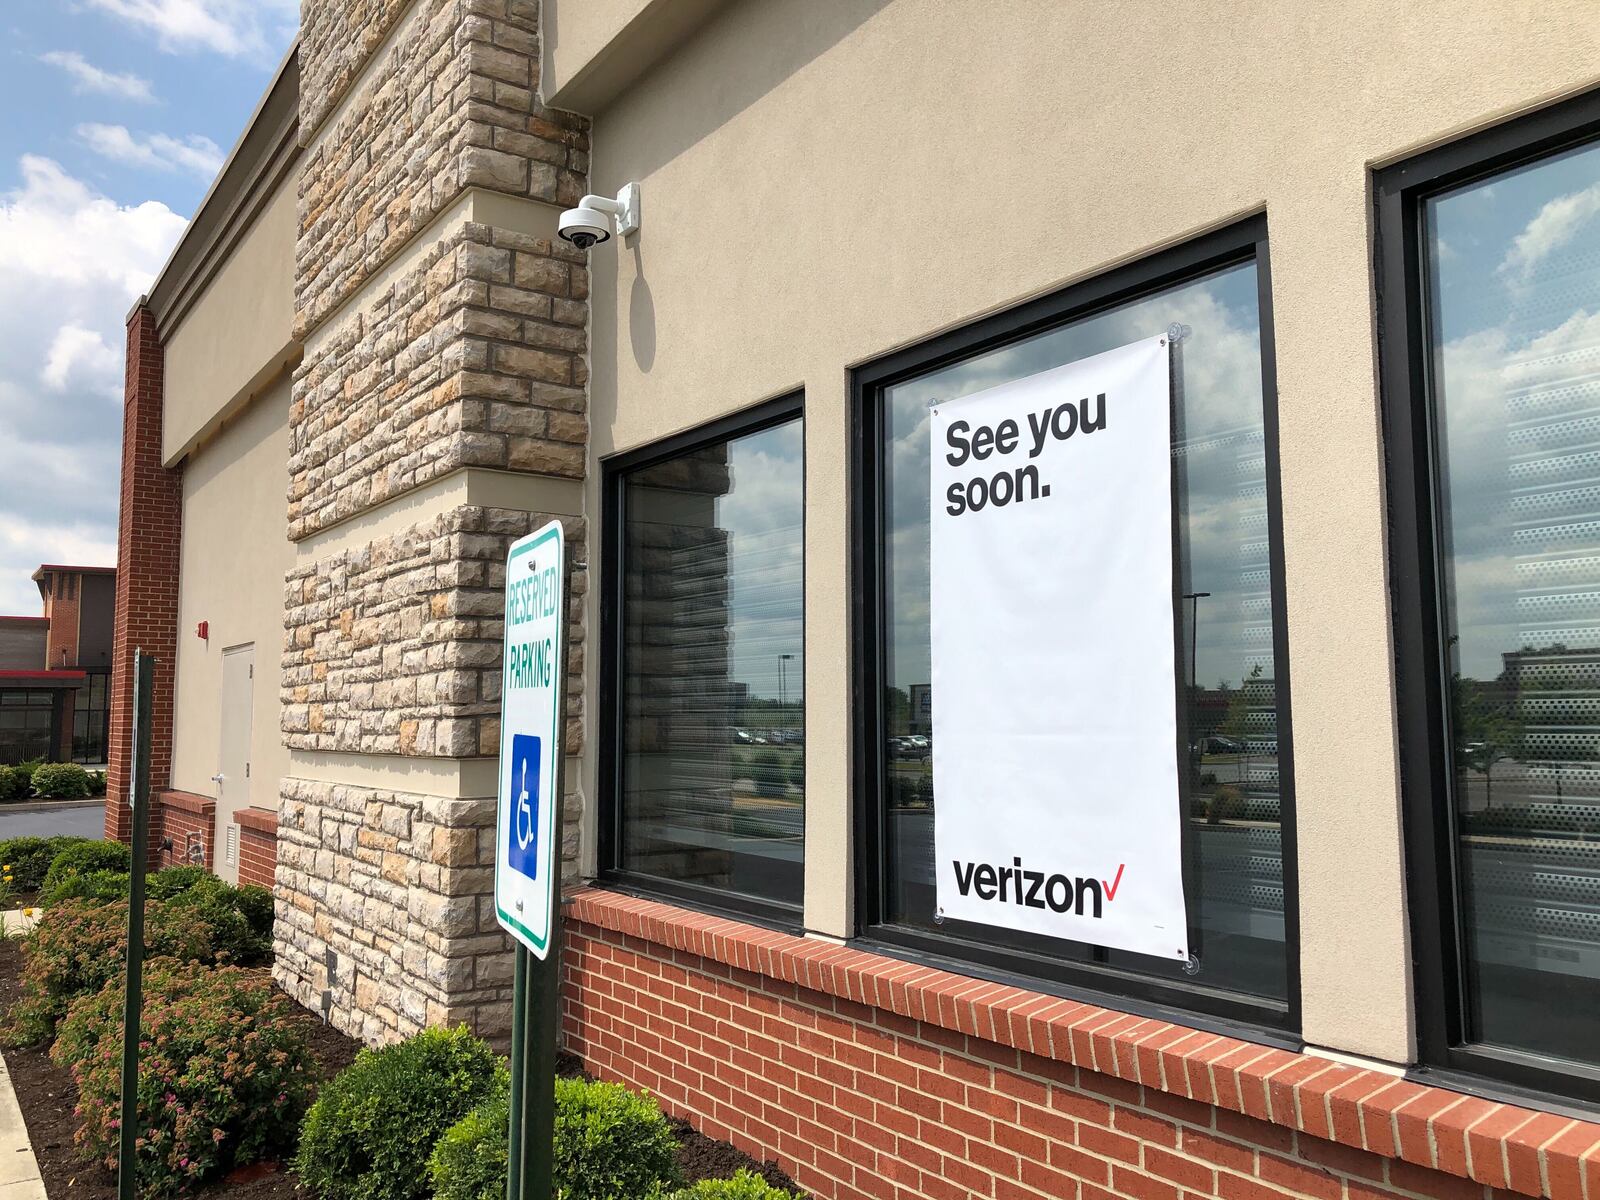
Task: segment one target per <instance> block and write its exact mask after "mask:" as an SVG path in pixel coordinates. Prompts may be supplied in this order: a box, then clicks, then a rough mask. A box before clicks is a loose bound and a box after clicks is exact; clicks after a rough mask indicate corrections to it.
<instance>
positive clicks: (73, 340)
mask: <svg viewBox="0 0 1600 1200" xmlns="http://www.w3.org/2000/svg"><path fill="white" fill-rule="evenodd" d="M121 374H122V359H121V358H120V357H119V356H118V354H117V352H116V351H115V350H113V349H112V348H111V347H110V346H108V345H106V339H105V338H104V336H102V335H101V333H100V331H99V330H98V329H85V328H84V327H83V326H82V325H78V324H71V325H63V326H62V327H61V328H60V329H58V330H56V336H55V339H54V340H53V341H52V342H51V343H50V350H49V352H48V354H47V355H46V357H45V364H44V370H43V371H41V372H39V378H40V379H42V380H44V385H45V386H46V387H47V388H49V389H50V390H51V391H52V392H64V391H66V390H67V388H68V387H69V386H71V385H72V384H73V383H84V384H92V385H96V386H99V387H100V388H101V390H102V391H105V392H107V394H109V395H110V396H112V397H113V398H115V397H116V396H117V395H118V393H119V392H120V391H121V388H120V386H119V384H120V376H121Z"/></svg>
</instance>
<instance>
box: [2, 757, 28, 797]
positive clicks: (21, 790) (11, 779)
mask: <svg viewBox="0 0 1600 1200" xmlns="http://www.w3.org/2000/svg"><path fill="white" fill-rule="evenodd" d="M27 795H28V777H27V776H26V775H24V774H23V773H22V772H21V771H19V770H17V769H16V768H15V767H7V766H0V804H9V803H11V802H12V801H15V800H24V799H26V798H27Z"/></svg>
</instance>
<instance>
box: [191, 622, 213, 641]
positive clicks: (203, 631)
mask: <svg viewBox="0 0 1600 1200" xmlns="http://www.w3.org/2000/svg"><path fill="white" fill-rule="evenodd" d="M194 635H195V637H197V638H199V639H200V640H201V641H206V642H209V641H210V640H211V622H210V621H201V622H200V624H198V625H196V626H195V627H194Z"/></svg>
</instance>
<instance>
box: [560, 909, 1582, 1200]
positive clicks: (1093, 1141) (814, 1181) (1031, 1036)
mask: <svg viewBox="0 0 1600 1200" xmlns="http://www.w3.org/2000/svg"><path fill="white" fill-rule="evenodd" d="M569 912H570V914H571V919H569V920H568V922H567V924H566V930H567V934H566V937H567V949H566V952H565V958H564V985H565V988H566V992H565V999H564V1021H563V1029H564V1033H565V1037H566V1043H567V1047H568V1048H569V1049H570V1050H572V1051H574V1052H575V1053H577V1054H579V1055H580V1056H581V1057H582V1058H583V1060H584V1062H585V1064H586V1065H587V1066H588V1068H589V1069H590V1070H592V1071H594V1072H595V1073H596V1074H598V1075H600V1076H602V1077H604V1078H607V1079H613V1080H618V1081H621V1082H623V1083H627V1084H629V1085H630V1086H633V1087H637V1088H643V1089H644V1090H646V1091H649V1092H651V1093H653V1094H654V1095H656V1096H657V1097H658V1098H659V1099H660V1100H661V1101H662V1104H663V1106H664V1107H665V1108H666V1109H667V1110H668V1111H669V1112H671V1113H674V1114H676V1115H679V1116H683V1117H686V1118H688V1119H689V1120H691V1121H692V1122H693V1123H694V1124H695V1125H696V1126H697V1127H699V1128H700V1129H702V1130H703V1131H704V1132H706V1133H708V1134H710V1135H711V1136H713V1137H717V1138H722V1139H725V1140H727V1141H730V1142H732V1143H733V1144H734V1145H736V1146H738V1147H740V1148H741V1149H743V1150H745V1151H746V1152H747V1153H749V1154H752V1155H754V1156H755V1157H757V1158H761V1159H776V1160H777V1161H778V1163H779V1165H780V1166H781V1167H782V1168H783V1169H784V1170H785V1171H787V1172H788V1173H789V1175H790V1176H791V1177H792V1178H794V1179H795V1180H796V1182H798V1183H799V1184H801V1185H802V1186H803V1187H805V1188H806V1189H808V1190H809V1191H810V1192H811V1193H812V1194H813V1195H814V1196H815V1197H817V1200H864V1198H867V1197H871V1198H873V1200H878V1198H890V1200H966V1198H967V1197H971V1196H984V1197H993V1198H994V1200H1042V1198H1045V1197H1049V1198H1051V1200H1059V1198H1062V1197H1071V1198H1073V1200H1117V1198H1119V1197H1120V1198H1124V1200H1200V1198H1201V1197H1221V1198H1222V1200H1308V1198H1309V1200H1393V1198H1395V1197H1422V1198H1426V1200H1501V1197H1502V1194H1503V1193H1504V1194H1506V1195H1509V1193H1510V1192H1511V1191H1515V1192H1521V1193H1525V1194H1528V1195H1541V1194H1542V1195H1547V1196H1551V1197H1559V1198H1560V1200H1600V1125H1594V1124H1586V1123H1584V1122H1581V1121H1575V1120H1571V1119H1569V1118H1566V1117H1560V1116H1555V1115H1553V1114H1549V1113H1538V1112H1534V1111H1531V1110H1528V1109H1522V1108H1516V1107H1513V1106H1509V1105H1503V1104H1495V1103H1491V1102H1489V1101H1486V1100H1478V1099H1473V1098H1469V1097H1465V1096H1462V1095H1460V1094H1458V1093H1454V1092H1447V1091H1443V1090H1440V1089H1436V1088H1430V1087H1424V1086H1422V1085H1420V1084H1416V1083H1412V1082H1407V1081H1404V1080H1401V1079H1398V1078H1396V1077H1395V1076H1393V1075H1390V1074H1388V1073H1386V1072H1380V1071H1374V1070H1367V1069H1363V1068H1359V1067H1354V1066H1347V1065H1344V1064H1339V1063H1334V1062H1332V1061H1330V1060H1328V1059H1326V1058H1320V1057H1314V1056H1310V1055H1302V1054H1294V1053H1290V1052H1288V1051H1283V1050H1275V1049H1270V1048H1268V1047H1266V1046H1261V1045H1255V1044H1252V1043H1248V1042H1243V1041H1239V1040H1237V1039H1234V1038H1229V1037H1222V1036H1219V1035H1216V1034H1211V1033H1206V1032H1202V1031H1199V1030H1194V1029H1189V1028H1185V1027H1183V1026H1177V1025H1172V1024H1169V1023H1167V1022H1165V1021H1158V1020H1147V1019H1143V1018H1140V1017H1135V1016H1129V1015H1127V1014H1123V1013H1117V1012H1113V1011H1110V1010H1107V1009H1104V1008H1099V1007H1096V1006H1093V1005H1088V1004H1081V1003H1078V1002H1075V1001H1071V1000H1063V999H1059V998H1056V997H1051V996H1044V995H1040V994H1038V993H1033V992H1026V991H1023V990H1020V989H1017V988H1012V987H1006V986H1003V985H999V984H992V983H987V982H984V981H981V980H974V979H970V978H966V977H963V976H959V975H952V974H949V973H947V972H943V971H938V970H934V969H932V968H928V967H920V966H915V965H912V964H909V963H904V962H900V961H898V960H894V959H888V958H883V957H880V956H877V955H872V954H866V953H862V952H860V951H856V950H853V949H847V948H845V947H841V946H837V945H834V944H832V943H829V942H823V941H817V940H807V939H802V938H794V937H788V936H785V935H783V934H776V933H769V932H766V931H763V930H758V929H754V928H751V927H749V926H743V925H739V924H737V923H735V922H732V921H726V920H719V919H715V918H710V917H704V916H699V915H696V914H692V913H686V912H683V911H682V910H678V909H674V908H670V907H668V906H666V905H661V904H655V903H652V902H649V901H645V900H639V899H633V898H624V897H619V896H617V895H614V894H611V893H606V892H598V891H587V892H582V893H579V894H578V896H577V897H576V898H575V899H574V903H573V905H572V907H571V909H570V910H569ZM1585 1187H1587V1193H1585Z"/></svg>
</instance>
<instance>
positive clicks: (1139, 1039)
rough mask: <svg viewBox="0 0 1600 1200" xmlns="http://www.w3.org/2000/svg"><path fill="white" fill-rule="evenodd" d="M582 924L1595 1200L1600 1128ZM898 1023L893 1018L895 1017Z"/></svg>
mask: <svg viewBox="0 0 1600 1200" xmlns="http://www.w3.org/2000/svg"><path fill="white" fill-rule="evenodd" d="M571 901H572V903H571V906H570V908H568V909H567V914H566V915H567V916H568V918H569V919H571V920H575V921H580V922H583V923H585V924H589V925H594V926H598V927H599V928H601V929H606V930H610V931H612V932H615V933H621V934H624V935H626V936H631V937H636V938H640V939H643V940H644V941H647V942H653V943H655V944H656V945H659V946H665V947H668V948H671V949H673V950H679V951H683V952H686V953H690V954H696V955H699V956H700V957H702V958H708V959H711V960H713V961H716V962H720V963H724V964H726V965H727V966H730V967H735V968H738V969H740V970H744V971H749V972H752V973H754V974H757V975H763V976H766V977H768V978H770V979H776V980H781V981H783V982H785V983H790V984H794V985H796V986H798V987H804V988H807V989H810V990H811V991H815V992H822V993H825V994H827V995H830V996H833V997H835V998H838V999H842V1000H847V1001H850V1002H853V1003H856V1004H860V1005H864V1006H866V1007H867V1008H868V1009H872V1010H876V1016H875V1017H873V1018H872V1019H874V1020H875V1021H876V1022H877V1023H878V1024H882V1025H888V1026H891V1027H894V1026H895V1024H896V1022H895V1020H894V1018H902V1019H904V1020H907V1021H921V1022H924V1023H925V1024H928V1025H934V1026H938V1027H939V1028H942V1029H946V1030H950V1031H953V1032H957V1033H962V1034H966V1035H968V1036H969V1037H973V1038H978V1039H980V1040H982V1041H987V1042H991V1043H994V1044H996V1045H1000V1046H1005V1047H1009V1048H1011V1049H1014V1050H1017V1051H1021V1052H1023V1053H1027V1054H1032V1055H1036V1056H1038V1057H1040V1058H1045V1059H1050V1060H1053V1061H1056V1062H1060V1063H1068V1064H1071V1065H1073V1066H1077V1067H1081V1068H1087V1069H1089V1070H1092V1071H1095V1072H1097V1073H1099V1074H1102V1075H1110V1076H1113V1077H1115V1078H1118V1079H1122V1080H1125V1081H1127V1082H1129V1083H1133V1084H1140V1085H1143V1086H1145V1087H1153V1088H1156V1089H1157V1090H1159V1091H1162V1092H1166V1093H1168V1094H1171V1095H1174V1096H1180V1097H1183V1098H1185V1099H1189V1100H1195V1101H1198V1102H1200V1103H1203V1104H1209V1105H1214V1106H1215V1107H1217V1108H1222V1109H1227V1110H1229V1111H1232V1112H1236V1113H1242V1114H1244V1115H1246V1116H1249V1117H1254V1118H1256V1119H1258V1120H1262V1121H1268V1122H1270V1123H1272V1124H1274V1125H1281V1126H1283V1127H1285V1128H1288V1129H1294V1130H1297V1131H1300V1132H1303V1133H1306V1134H1308V1135H1310V1136H1312V1137H1317V1138H1323V1139H1326V1140H1328V1141H1331V1142H1335V1143H1338V1144H1340V1145H1343V1146H1349V1147H1352V1148H1354V1149H1358V1150H1366V1151H1370V1152H1372V1153H1374V1154H1379V1155H1382V1156H1384V1157H1386V1158H1396V1159H1400V1160H1401V1161H1404V1162H1408V1163H1411V1164H1414V1165H1416V1166H1419V1167H1426V1168H1430V1169H1433V1170H1437V1171H1443V1172H1445V1173H1447V1174H1451V1175H1456V1176H1459V1177H1462V1178H1466V1179H1471V1180H1474V1181H1475V1182H1478V1183H1481V1184H1487V1185H1489V1186H1491V1187H1499V1188H1510V1189H1512V1190H1514V1191H1518V1192H1522V1193H1524V1194H1526V1195H1530V1196H1549V1197H1552V1198H1554V1200H1600V1124H1594V1123H1590V1122H1586V1121H1579V1120H1574V1119H1572V1118H1569V1117H1563V1116H1557V1115H1555V1114H1553V1113H1544V1112H1538V1111H1535V1110H1533V1109H1527V1108H1521V1107H1518V1106H1516V1105H1512V1104H1501V1103H1497V1102H1495V1101H1490V1100H1483V1099H1479V1098H1478V1097H1475V1096H1466V1095H1462V1094H1461V1093H1458V1092H1451V1091H1446V1090H1445V1089H1443V1088H1436V1087H1429V1086H1426V1085H1424V1084H1419V1083H1414V1082H1411V1081H1410V1080H1404V1079H1396V1078H1395V1077H1394V1076H1393V1075H1389V1074H1386V1073H1384V1072H1381V1071H1374V1070H1367V1069H1364V1068H1360V1067H1352V1066H1348V1065H1346V1064H1344V1063H1338V1062H1333V1061H1331V1060H1329V1059H1326V1058H1320V1057H1317V1056H1314V1055H1308V1054H1295V1053H1291V1052H1289V1051H1285V1050H1276V1049H1273V1048H1271V1047H1268V1046H1262V1045H1257V1044H1255V1043H1252V1042H1246V1041H1242V1040H1240V1039H1238V1038H1231V1037H1225V1036H1222V1035H1218V1034H1213V1033H1206V1032H1204V1031H1202V1030H1197V1029H1190V1028H1188V1027H1186V1026H1182V1025H1174V1024H1171V1023H1170V1022H1167V1021H1161V1020H1153V1019H1146V1018H1142V1017H1135V1016H1131V1015H1129V1014H1127V1013H1121V1012H1117V1011H1115V1010H1113V1009H1107V1008H1101V1007H1099V1006H1098V1005H1093V1004H1084V1003H1080V1002H1078V1001H1075V1000H1065V999H1061V998H1060V997H1056V996H1046V995H1041V994H1040V993H1038V992H1029V991H1025V990H1023V989H1021V988H1015V987H1009V986H1007V985H1004V984H998V983H990V982H989V981H987V980H981V979H973V978H970V977H968V976H964V975H956V974H953V973H951V972H948V971H940V970H937V969H935V968H932V967H923V966H918V965H916V964H914V963H907V962H903V961H901V960H899V959H893V958H887V957H884V956H882V955H877V954H869V953H867V952H865V951H861V950H856V949H852V948H850V947H847V946H838V945H834V944H832V943H830V942H823V941H814V940H810V939H806V938H800V937H794V936H791V935H789V934H783V933H774V932H771V931H769V930H765V929H759V928H756V927H754V926H750V925H744V924H741V923H740V922H737V921H731V920H727V919H724V918H721V917H713V916H708V915H706V914H703V913H697V912H693V911H690V910H687V909H682V908H676V907H674V906H672V905H669V904H662V903H660V902H658V901H653V900H645V899H641V898H639V897H634V896H624V895H621V894H619V893H616V892H609V891H605V890H603V889H599V888H585V889H582V890H580V891H578V892H576V893H575V894H573V895H572V896H571ZM889 1014H892V1017H890V1019H888V1020H885V1017H886V1016H888V1015H889Z"/></svg>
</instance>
